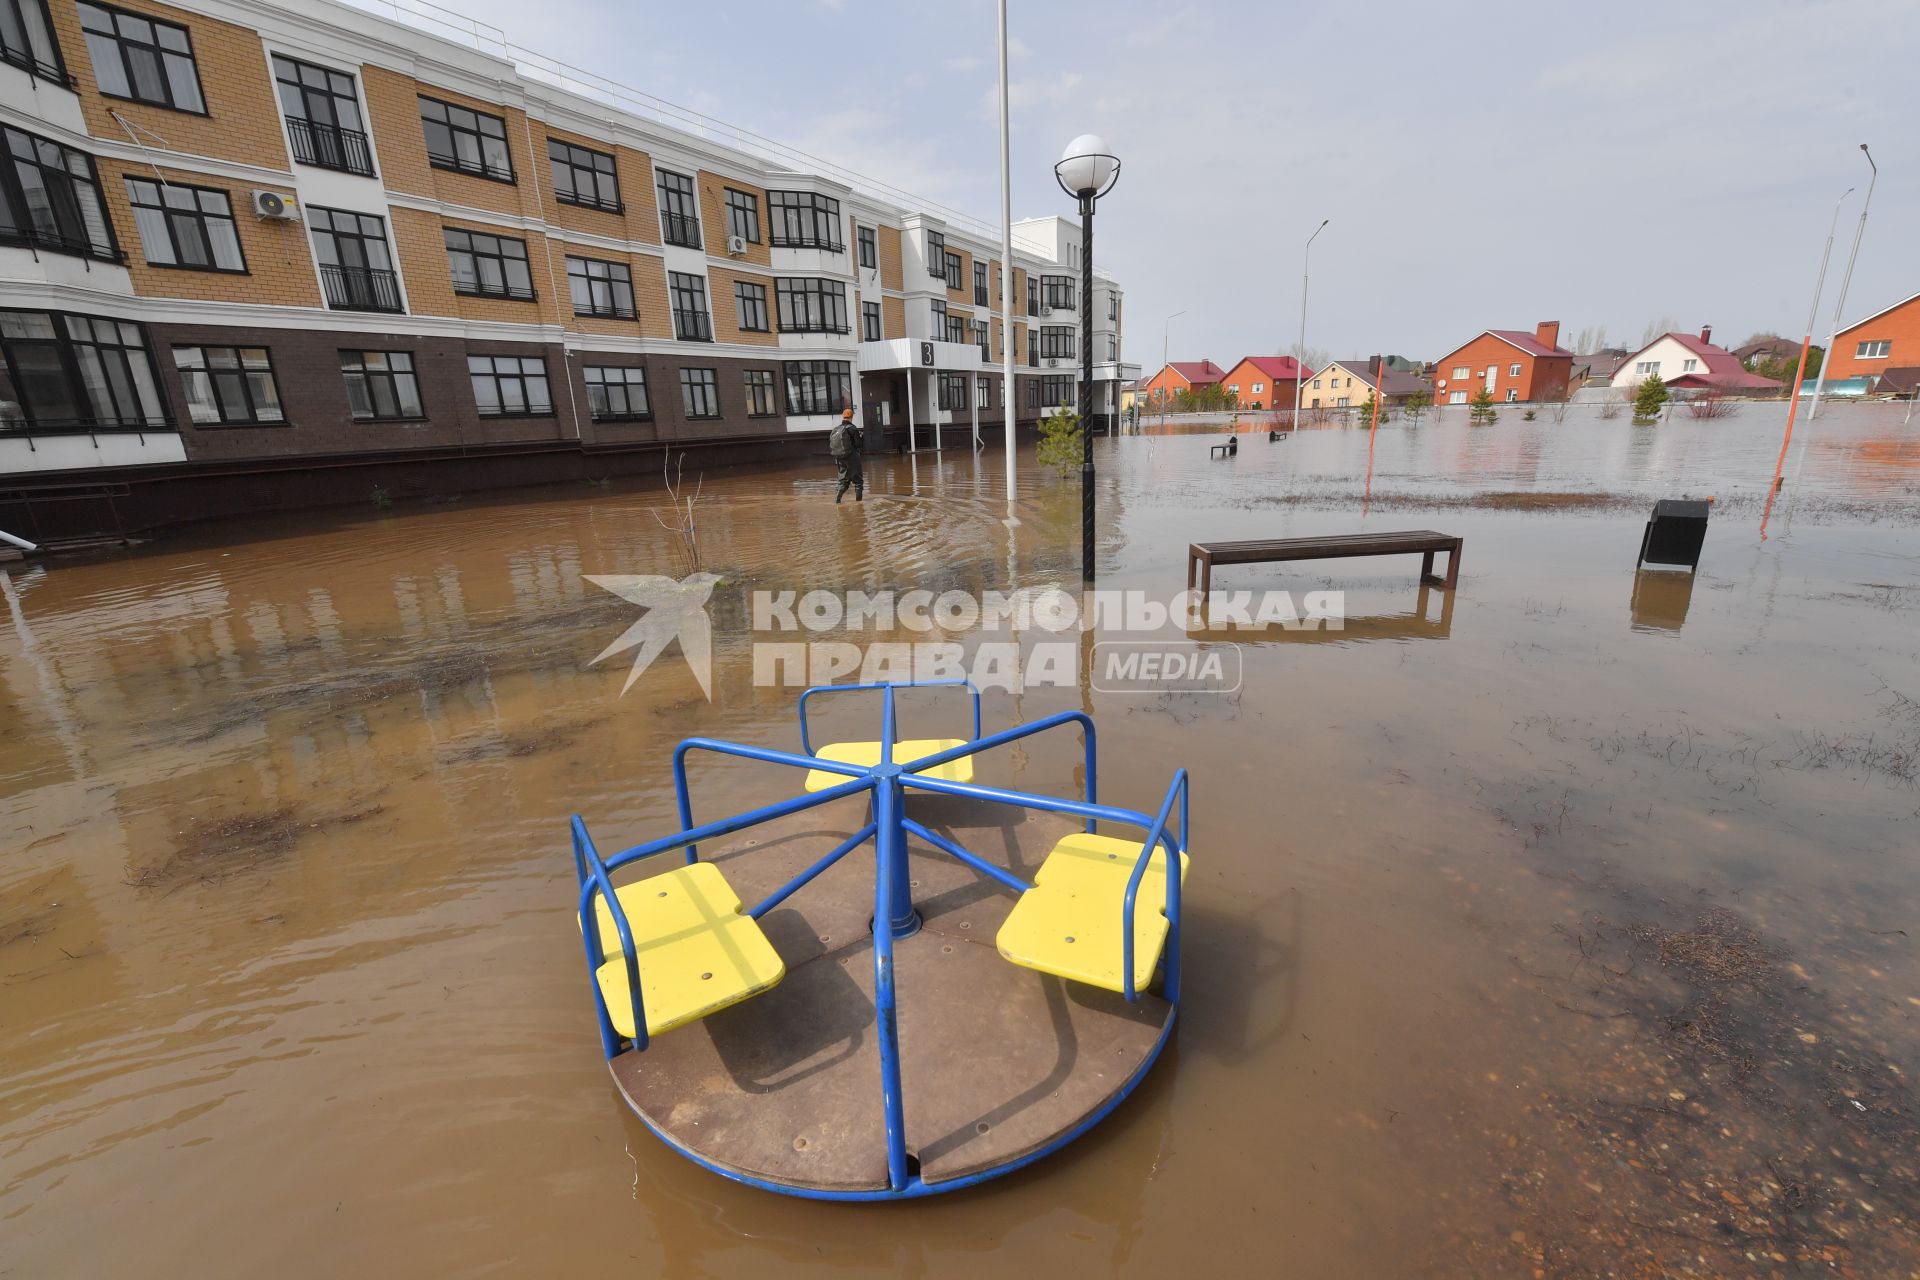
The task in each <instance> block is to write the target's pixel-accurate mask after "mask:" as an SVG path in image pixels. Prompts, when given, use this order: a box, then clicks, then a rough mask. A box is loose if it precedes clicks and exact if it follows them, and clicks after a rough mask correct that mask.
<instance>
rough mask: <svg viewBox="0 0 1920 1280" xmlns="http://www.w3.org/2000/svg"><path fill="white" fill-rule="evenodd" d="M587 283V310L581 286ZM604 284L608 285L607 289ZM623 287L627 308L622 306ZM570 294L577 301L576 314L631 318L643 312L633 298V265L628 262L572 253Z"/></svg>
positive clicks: (604, 317)
mask: <svg viewBox="0 0 1920 1280" xmlns="http://www.w3.org/2000/svg"><path fill="white" fill-rule="evenodd" d="M576 268H578V270H576ZM596 268H598V270H596ZM583 283H584V284H585V285H586V290H587V307H586V309H585V310H582V309H581V307H580V285H581V284H583ZM601 286H604V289H602V288H601ZM623 288H624V289H625V290H626V306H625V307H624V308H623V307H621V305H620V293H621V290H622V289H623ZM602 292H604V293H605V295H606V297H607V305H606V306H605V307H602V306H601V305H600V301H599V295H600V294H601V293H602ZM567 294H568V296H569V297H570V298H571V299H572V300H573V314H575V315H577V316H598V317H599V318H601V319H603V320H631V319H633V318H634V317H635V316H636V315H638V314H639V312H638V311H637V310H636V309H635V306H634V300H633V268H632V267H631V266H629V265H628V264H627V263H624V262H613V261H610V260H608V259H606V258H583V257H578V256H576V255H574V254H568V255H567Z"/></svg>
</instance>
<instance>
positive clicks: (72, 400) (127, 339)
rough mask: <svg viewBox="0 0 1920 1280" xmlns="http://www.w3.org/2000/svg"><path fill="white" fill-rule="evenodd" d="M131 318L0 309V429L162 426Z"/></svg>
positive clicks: (148, 364) (140, 337)
mask: <svg viewBox="0 0 1920 1280" xmlns="http://www.w3.org/2000/svg"><path fill="white" fill-rule="evenodd" d="M165 406H166V402H165V401H163V400H162V399H161V398H160V389H159V381H158V379H157V378H156V377H155V376H154V368H153V360H152V358H151V357H150V356H149V355H148V353H147V344H146V338H145V335H144V334H143V333H142V331H141V328H140V326H139V325H137V324H128V323H126V322H125V321H120V320H104V319H95V318H93V317H91V316H75V315H62V314H60V313H58V312H46V311H0V434H4V433H5V432H8V431H32V430H39V431H48V432H57V431H63V430H66V431H73V430H78V431H92V430H96V429H112V428H116V427H118V428H123V429H129V430H139V429H142V428H148V427H164V426H166V425H167V411H166V407H165Z"/></svg>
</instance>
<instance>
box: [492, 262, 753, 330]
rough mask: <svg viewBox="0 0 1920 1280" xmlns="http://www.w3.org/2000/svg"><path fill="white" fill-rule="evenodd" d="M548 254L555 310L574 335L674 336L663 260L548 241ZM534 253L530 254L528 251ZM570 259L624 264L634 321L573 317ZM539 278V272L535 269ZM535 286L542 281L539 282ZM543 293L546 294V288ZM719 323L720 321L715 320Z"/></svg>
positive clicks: (542, 289) (602, 317)
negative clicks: (629, 277) (629, 287)
mask: <svg viewBox="0 0 1920 1280" xmlns="http://www.w3.org/2000/svg"><path fill="white" fill-rule="evenodd" d="M546 243H547V252H548V254H549V255H550V257H551V260H552V263H553V279H554V285H553V288H554V295H555V297H556V299H557V302H556V304H555V310H556V311H557V312H558V313H559V315H560V316H561V318H562V320H563V321H564V323H565V324H566V326H567V328H568V329H570V330H572V331H573V332H575V333H599V334H607V335H609V336H611V337H616V338H632V337H649V338H661V337H671V336H672V335H673V318H672V317H671V316H670V315H668V314H667V277H666V275H665V273H664V272H663V271H662V270H661V267H660V259H659V258H656V257H654V256H653V255H652V254H649V253H615V252H612V251H611V250H607V249H602V248H600V247H599V246H598V245H591V246H589V245H578V244H568V243H567V242H565V241H564V240H549V241H547V242H546ZM529 251H531V250H529ZM568 258H592V259H594V260H595V261H596V262H623V263H625V264H626V267H627V274H629V275H631V276H632V277H633V310H634V318H633V319H631V320H621V319H617V318H615V317H613V316H580V315H575V314H574V313H573V290H572V288H571V286H570V285H569V284H568V281H567V259H568ZM535 271H536V276H537V274H538V268H536V269H535ZM536 283H539V281H538V280H537V279H536ZM540 288H541V292H543V293H544V292H545V291H546V286H545V285H544V284H541V285H540ZM716 320H717V317H716Z"/></svg>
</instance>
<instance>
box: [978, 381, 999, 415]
mask: <svg viewBox="0 0 1920 1280" xmlns="http://www.w3.org/2000/svg"><path fill="white" fill-rule="evenodd" d="M996 381H997V379H994V378H989V377H988V376H987V375H986V374H984V373H983V374H980V375H979V376H978V377H976V378H975V379H974V380H973V395H974V398H975V399H976V400H977V401H979V404H980V408H981V409H982V410H986V409H991V408H993V384H994V383H995V382H996Z"/></svg>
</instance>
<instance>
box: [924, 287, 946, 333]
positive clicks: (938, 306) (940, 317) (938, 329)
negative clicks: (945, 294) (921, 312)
mask: <svg viewBox="0 0 1920 1280" xmlns="http://www.w3.org/2000/svg"><path fill="white" fill-rule="evenodd" d="M927 311H928V317H929V319H931V320H932V322H933V327H932V329H931V333H932V335H933V340H934V341H935V342H945V341H946V340H947V300H946V299H945V298H935V299H934V300H933V303H932V305H931V306H929V307H928V309H927Z"/></svg>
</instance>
